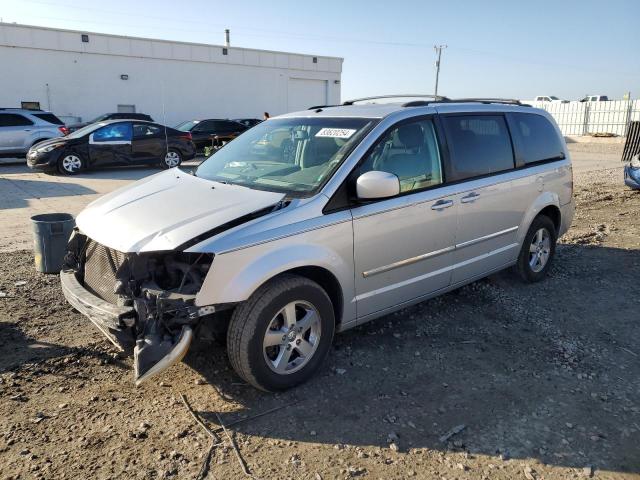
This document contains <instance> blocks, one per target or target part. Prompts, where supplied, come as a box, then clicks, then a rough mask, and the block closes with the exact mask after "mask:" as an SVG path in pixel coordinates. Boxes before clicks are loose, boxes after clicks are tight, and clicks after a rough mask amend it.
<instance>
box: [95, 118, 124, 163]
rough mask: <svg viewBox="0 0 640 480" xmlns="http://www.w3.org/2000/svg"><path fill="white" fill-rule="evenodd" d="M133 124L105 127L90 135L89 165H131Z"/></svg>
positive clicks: (118, 123)
mask: <svg viewBox="0 0 640 480" xmlns="http://www.w3.org/2000/svg"><path fill="white" fill-rule="evenodd" d="M132 136H133V132H132V128H131V122H116V123H110V124H108V125H105V126H104V127H102V128H99V129H98V130H96V131H95V132H93V133H92V134H91V135H89V163H90V165H92V166H98V167H102V166H109V165H131V139H132Z"/></svg>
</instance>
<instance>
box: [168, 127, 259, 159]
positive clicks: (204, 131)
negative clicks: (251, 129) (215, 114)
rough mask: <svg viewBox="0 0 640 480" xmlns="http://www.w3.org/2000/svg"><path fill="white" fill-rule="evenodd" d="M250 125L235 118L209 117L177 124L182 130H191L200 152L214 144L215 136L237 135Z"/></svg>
mask: <svg viewBox="0 0 640 480" xmlns="http://www.w3.org/2000/svg"><path fill="white" fill-rule="evenodd" d="M247 128H248V127H246V126H245V125H242V124H241V123H238V122H234V121H233V120H222V119H207V120H189V121H186V122H182V123H181V124H179V125H177V126H176V129H178V130H180V131H182V132H189V133H191V135H192V137H193V143H194V144H195V146H196V149H197V151H198V152H203V151H204V147H212V146H214V143H213V142H214V139H215V136H221V137H231V138H233V137H237V136H238V135H240V134H241V133H242V132H244V131H245V130H247Z"/></svg>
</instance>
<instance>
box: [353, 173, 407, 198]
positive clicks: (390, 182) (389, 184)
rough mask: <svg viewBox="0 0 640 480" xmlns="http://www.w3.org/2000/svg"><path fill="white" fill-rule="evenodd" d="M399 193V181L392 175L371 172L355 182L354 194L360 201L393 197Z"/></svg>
mask: <svg viewBox="0 0 640 480" xmlns="http://www.w3.org/2000/svg"><path fill="white" fill-rule="evenodd" d="M399 193H400V180H399V179H398V177H397V176H395V175H394V174H393V173H388V172H377V171H371V172H366V173H363V174H362V175H360V176H359V177H358V180H356V194H357V195H358V198H361V199H362V200H373V199H376V198H389V197H394V196H396V195H398V194H399Z"/></svg>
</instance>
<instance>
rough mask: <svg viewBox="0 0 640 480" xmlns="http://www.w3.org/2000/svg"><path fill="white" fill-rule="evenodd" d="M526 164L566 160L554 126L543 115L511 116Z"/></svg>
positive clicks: (520, 114) (515, 114)
mask: <svg viewBox="0 0 640 480" xmlns="http://www.w3.org/2000/svg"><path fill="white" fill-rule="evenodd" d="M511 115H512V116H513V117H512V118H513V119H514V123H515V130H516V132H515V133H516V135H517V136H518V140H519V145H518V150H519V151H520V154H521V155H522V157H523V160H524V163H526V164H528V163H535V162H542V161H545V160H552V159H556V160H557V159H560V158H564V153H563V148H562V143H561V142H560V138H559V137H558V134H557V133H556V130H555V128H553V125H551V123H550V122H549V120H547V119H546V118H545V117H543V116H542V115H535V114H532V113H513V114H511Z"/></svg>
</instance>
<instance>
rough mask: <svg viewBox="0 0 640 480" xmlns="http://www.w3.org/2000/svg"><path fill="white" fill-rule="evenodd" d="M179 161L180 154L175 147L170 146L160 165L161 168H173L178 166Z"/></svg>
mask: <svg viewBox="0 0 640 480" xmlns="http://www.w3.org/2000/svg"><path fill="white" fill-rule="evenodd" d="M181 163H182V154H181V153H180V152H179V151H178V150H176V149H175V148H170V149H169V150H167V153H166V154H165V156H164V158H163V159H162V162H161V166H162V168H173V167H179V166H180V164H181Z"/></svg>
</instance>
